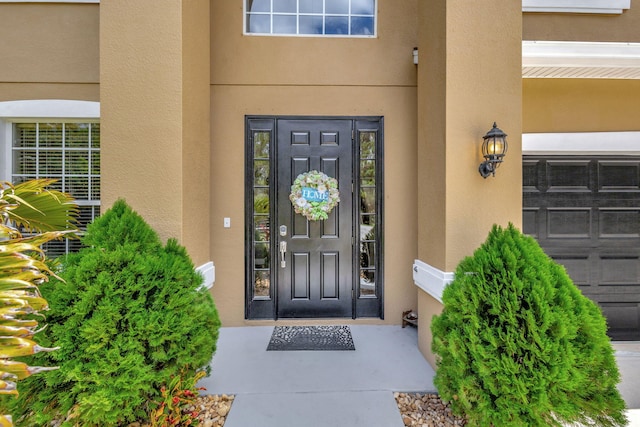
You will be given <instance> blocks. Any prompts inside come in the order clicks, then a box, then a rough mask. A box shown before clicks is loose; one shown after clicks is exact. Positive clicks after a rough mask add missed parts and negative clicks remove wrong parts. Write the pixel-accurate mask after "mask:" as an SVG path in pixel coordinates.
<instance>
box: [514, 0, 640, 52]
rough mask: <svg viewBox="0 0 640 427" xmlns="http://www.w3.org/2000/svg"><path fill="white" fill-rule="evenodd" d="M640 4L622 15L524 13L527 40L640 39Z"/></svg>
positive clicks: (623, 40) (622, 40)
mask: <svg viewBox="0 0 640 427" xmlns="http://www.w3.org/2000/svg"><path fill="white" fill-rule="evenodd" d="M638 28H640V5H639V4H638V3H637V2H636V1H635V0H634V1H632V2H631V9H629V10H626V11H624V12H623V13H622V14H621V15H599V14H567V13H524V14H523V26H522V39H523V40H562V41H599V42H640V31H638Z"/></svg>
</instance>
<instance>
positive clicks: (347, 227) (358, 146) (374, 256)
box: [245, 116, 384, 319]
mask: <svg viewBox="0 0 640 427" xmlns="http://www.w3.org/2000/svg"><path fill="white" fill-rule="evenodd" d="M382 125H383V120H382V117H359V118H351V117H347V118H343V117H333V118H329V117H320V118H306V117H264V116H254V117H247V119H246V126H247V127H246V131H247V133H246V154H247V155H246V187H245V188H246V195H247V197H246V217H245V224H246V231H245V232H246V234H245V239H246V251H245V253H246V282H245V289H246V294H245V295H246V305H245V316H246V318H247V319H277V318H321V317H352V318H355V317H379V318H382V317H383V305H382V299H383V283H382V277H383V268H382V252H383V251H382V229H383V227H382V223H383V221H382V219H383V218H382V212H383V209H382V201H383V199H384V197H383V194H382V189H383V187H384V185H383V181H382V147H383V144H382V133H383V131H382ZM313 170H316V171H318V172H322V173H323V174H325V175H327V176H328V177H330V178H334V179H335V180H336V181H337V186H338V191H339V197H340V201H339V203H338V204H337V206H336V207H335V208H333V210H331V212H329V214H328V217H327V218H326V219H320V220H309V219H307V217H306V216H304V215H302V214H301V213H296V211H295V209H294V206H293V204H292V201H291V200H290V198H289V196H290V194H291V190H292V189H291V187H292V184H293V183H294V182H295V180H296V178H297V177H298V176H299V175H300V174H303V173H306V172H309V171H313ZM305 200H311V199H307V198H306V196H305ZM301 202H302V201H301Z"/></svg>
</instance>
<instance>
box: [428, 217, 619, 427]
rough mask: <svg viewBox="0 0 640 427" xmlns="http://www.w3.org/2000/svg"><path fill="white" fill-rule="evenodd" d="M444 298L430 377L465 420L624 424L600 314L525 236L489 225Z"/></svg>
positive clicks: (508, 423)
mask: <svg viewBox="0 0 640 427" xmlns="http://www.w3.org/2000/svg"><path fill="white" fill-rule="evenodd" d="M443 303H444V310H443V312H442V314H441V315H439V316H435V317H434V319H433V322H432V325H431V329H432V332H433V342H432V348H433V351H434V353H435V354H436V355H437V356H438V361H437V367H438V369H437V372H436V377H435V380H434V382H435V385H436V386H437V388H438V391H439V392H440V395H441V396H442V398H443V399H444V400H447V401H450V403H451V408H452V410H453V412H454V413H455V414H456V415H462V416H466V417H467V419H468V421H469V423H470V424H471V425H478V426H500V427H502V426H557V427H560V426H562V425H567V424H572V423H581V424H584V425H598V426H616V425H625V424H626V419H625V415H624V409H625V403H624V401H623V400H622V398H621V397H620V393H619V392H618V390H617V388H616V386H617V384H618V382H619V381H620V374H619V372H618V367H617V365H616V361H615V358H614V355H613V349H612V347H611V343H610V341H609V338H608V337H607V335H606V322H605V319H604V317H603V315H602V313H601V312H600V309H599V308H598V307H597V306H596V305H595V303H593V302H592V301H591V300H589V299H588V298H586V297H585V296H583V295H582V293H581V292H580V290H579V289H578V288H577V287H576V286H575V285H574V284H573V282H572V281H571V279H570V278H569V276H568V275H567V274H566V272H565V270H564V268H563V267H561V266H560V265H558V264H557V263H555V262H554V261H553V260H551V259H550V258H549V257H547V256H546V255H545V254H544V252H543V251H542V249H541V248H540V246H539V245H538V243H537V242H536V241H535V240H534V239H533V238H531V237H528V236H525V235H523V234H522V233H520V232H519V231H518V230H517V229H515V227H513V225H509V227H508V228H507V229H502V228H501V227H498V226H494V228H493V230H492V231H491V233H490V234H489V237H488V238H487V241H486V242H485V243H484V244H483V245H482V246H481V247H480V248H479V249H478V250H476V251H475V253H474V254H473V256H472V257H467V258H465V259H464V260H463V261H462V262H461V263H460V265H459V266H458V268H457V269H456V272H455V277H454V280H453V282H452V283H451V284H450V285H449V286H448V287H447V288H446V289H445V291H444V294H443Z"/></svg>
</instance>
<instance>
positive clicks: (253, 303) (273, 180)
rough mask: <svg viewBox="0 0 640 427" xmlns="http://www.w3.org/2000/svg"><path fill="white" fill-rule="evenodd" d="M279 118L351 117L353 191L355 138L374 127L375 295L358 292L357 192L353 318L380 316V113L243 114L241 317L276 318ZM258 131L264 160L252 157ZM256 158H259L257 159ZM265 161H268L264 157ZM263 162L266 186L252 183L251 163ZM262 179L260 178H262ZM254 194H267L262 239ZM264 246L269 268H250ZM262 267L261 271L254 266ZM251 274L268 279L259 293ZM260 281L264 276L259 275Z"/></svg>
mask: <svg viewBox="0 0 640 427" xmlns="http://www.w3.org/2000/svg"><path fill="white" fill-rule="evenodd" d="M279 120H317V121H330V120H350V121H351V122H352V142H351V145H352V150H353V151H352V153H353V156H352V157H353V162H352V165H351V167H352V175H353V181H352V184H353V185H352V188H353V194H354V195H358V194H360V182H361V180H360V178H361V177H360V161H361V159H360V157H361V156H360V139H361V134H362V133H363V132H367V133H369V134H370V133H372V132H375V135H377V136H376V140H375V159H374V164H375V191H376V193H375V224H376V232H377V234H376V236H375V242H374V243H373V247H374V250H375V261H374V268H375V270H374V278H375V292H374V295H373V296H372V295H364V294H362V293H361V292H360V289H361V288H360V286H359V284H360V270H361V268H360V267H361V261H360V248H361V242H360V236H359V230H360V228H359V225H360V220H359V216H360V206H359V205H360V202H359V201H360V197H355V196H354V197H353V203H352V206H351V215H352V218H353V227H352V260H353V268H352V270H353V272H352V297H351V300H352V318H353V319H355V318H361V317H362V318H364V317H368V318H380V319H384V252H383V248H384V233H383V232H384V209H383V208H384V206H383V204H384V179H383V178H384V151H383V150H384V118H383V117H382V116H253V115H252V116H249V115H247V116H245V144H244V149H245V238H244V247H245V280H244V282H245V319H249V320H259V319H273V320H277V319H278V315H277V312H278V310H277V307H278V306H277V304H278V292H277V289H278V286H277V274H276V272H275V270H276V268H277V258H275V257H274V255H276V254H277V244H278V239H277V238H275V236H276V235H277V232H278V230H277V224H276V223H275V219H276V218H278V211H277V209H278V207H277V194H276V190H277V186H278V183H277V176H278V172H277V158H278V155H277V154H278V153H277V140H276V137H277V131H278V121H279ZM257 133H260V134H262V136H264V137H268V139H269V141H268V145H269V147H268V154H269V157H268V159H264V158H263V157H256V156H255V151H254V136H256V135H257ZM256 158H257V159H258V160H256ZM267 160H268V161H267ZM259 162H262V164H263V165H266V164H268V173H269V177H268V185H257V184H256V183H255V181H254V177H255V168H256V166H254V165H255V164H256V163H259ZM263 184H264V183H263ZM256 194H262V195H267V194H268V198H269V212H268V215H265V218H267V221H269V236H270V238H269V239H268V242H267V243H262V242H257V241H256V240H255V225H254V221H255V220H256V216H255V215H256V214H255V212H254V200H255V195H256ZM257 246H264V247H268V248H269V252H268V253H269V255H270V259H271V261H270V264H269V265H270V268H269V269H268V271H266V270H265V269H258V268H255V266H256V264H255V260H256V257H255V255H254V247H257ZM258 270H261V271H258ZM256 274H259V275H262V276H261V277H263V278H265V279H266V280H268V283H269V286H268V289H267V290H266V291H264V292H263V294H261V295H256V293H257V292H256V287H255V286H254V285H255V284H256ZM263 280H264V279H263Z"/></svg>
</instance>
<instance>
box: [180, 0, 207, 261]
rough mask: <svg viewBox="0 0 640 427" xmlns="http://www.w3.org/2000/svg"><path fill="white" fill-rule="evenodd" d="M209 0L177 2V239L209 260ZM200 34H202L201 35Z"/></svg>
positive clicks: (194, 255) (198, 256)
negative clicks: (179, 200)
mask: <svg viewBox="0 0 640 427" xmlns="http://www.w3.org/2000/svg"><path fill="white" fill-rule="evenodd" d="M209 5H210V2H209V1H208V0H198V1H193V0H188V1H184V2H182V15H183V17H182V22H183V27H182V28H183V36H182V37H183V38H182V45H183V54H182V58H183V59H182V72H183V83H182V103H183V111H182V171H183V176H182V197H183V203H182V235H181V240H182V243H183V244H184V245H185V246H186V247H187V248H188V249H189V254H190V255H191V257H192V258H193V261H194V263H195V264H196V265H201V264H202V263H205V262H208V261H210V260H211V257H210V236H211V234H210V224H211V221H210V218H209V213H210V208H211V187H210V182H211V171H210V167H211V163H210V161H209V156H210V147H211V140H210V134H211V121H210V120H211V117H210V115H211V114H210V113H211V106H210V93H209V88H210V66H211V57H210V45H209V42H210V38H209V37H208V36H207V35H208V34H209V31H210V27H209V23H210V21H209ZM203 35H205V36H204V37H203Z"/></svg>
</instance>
